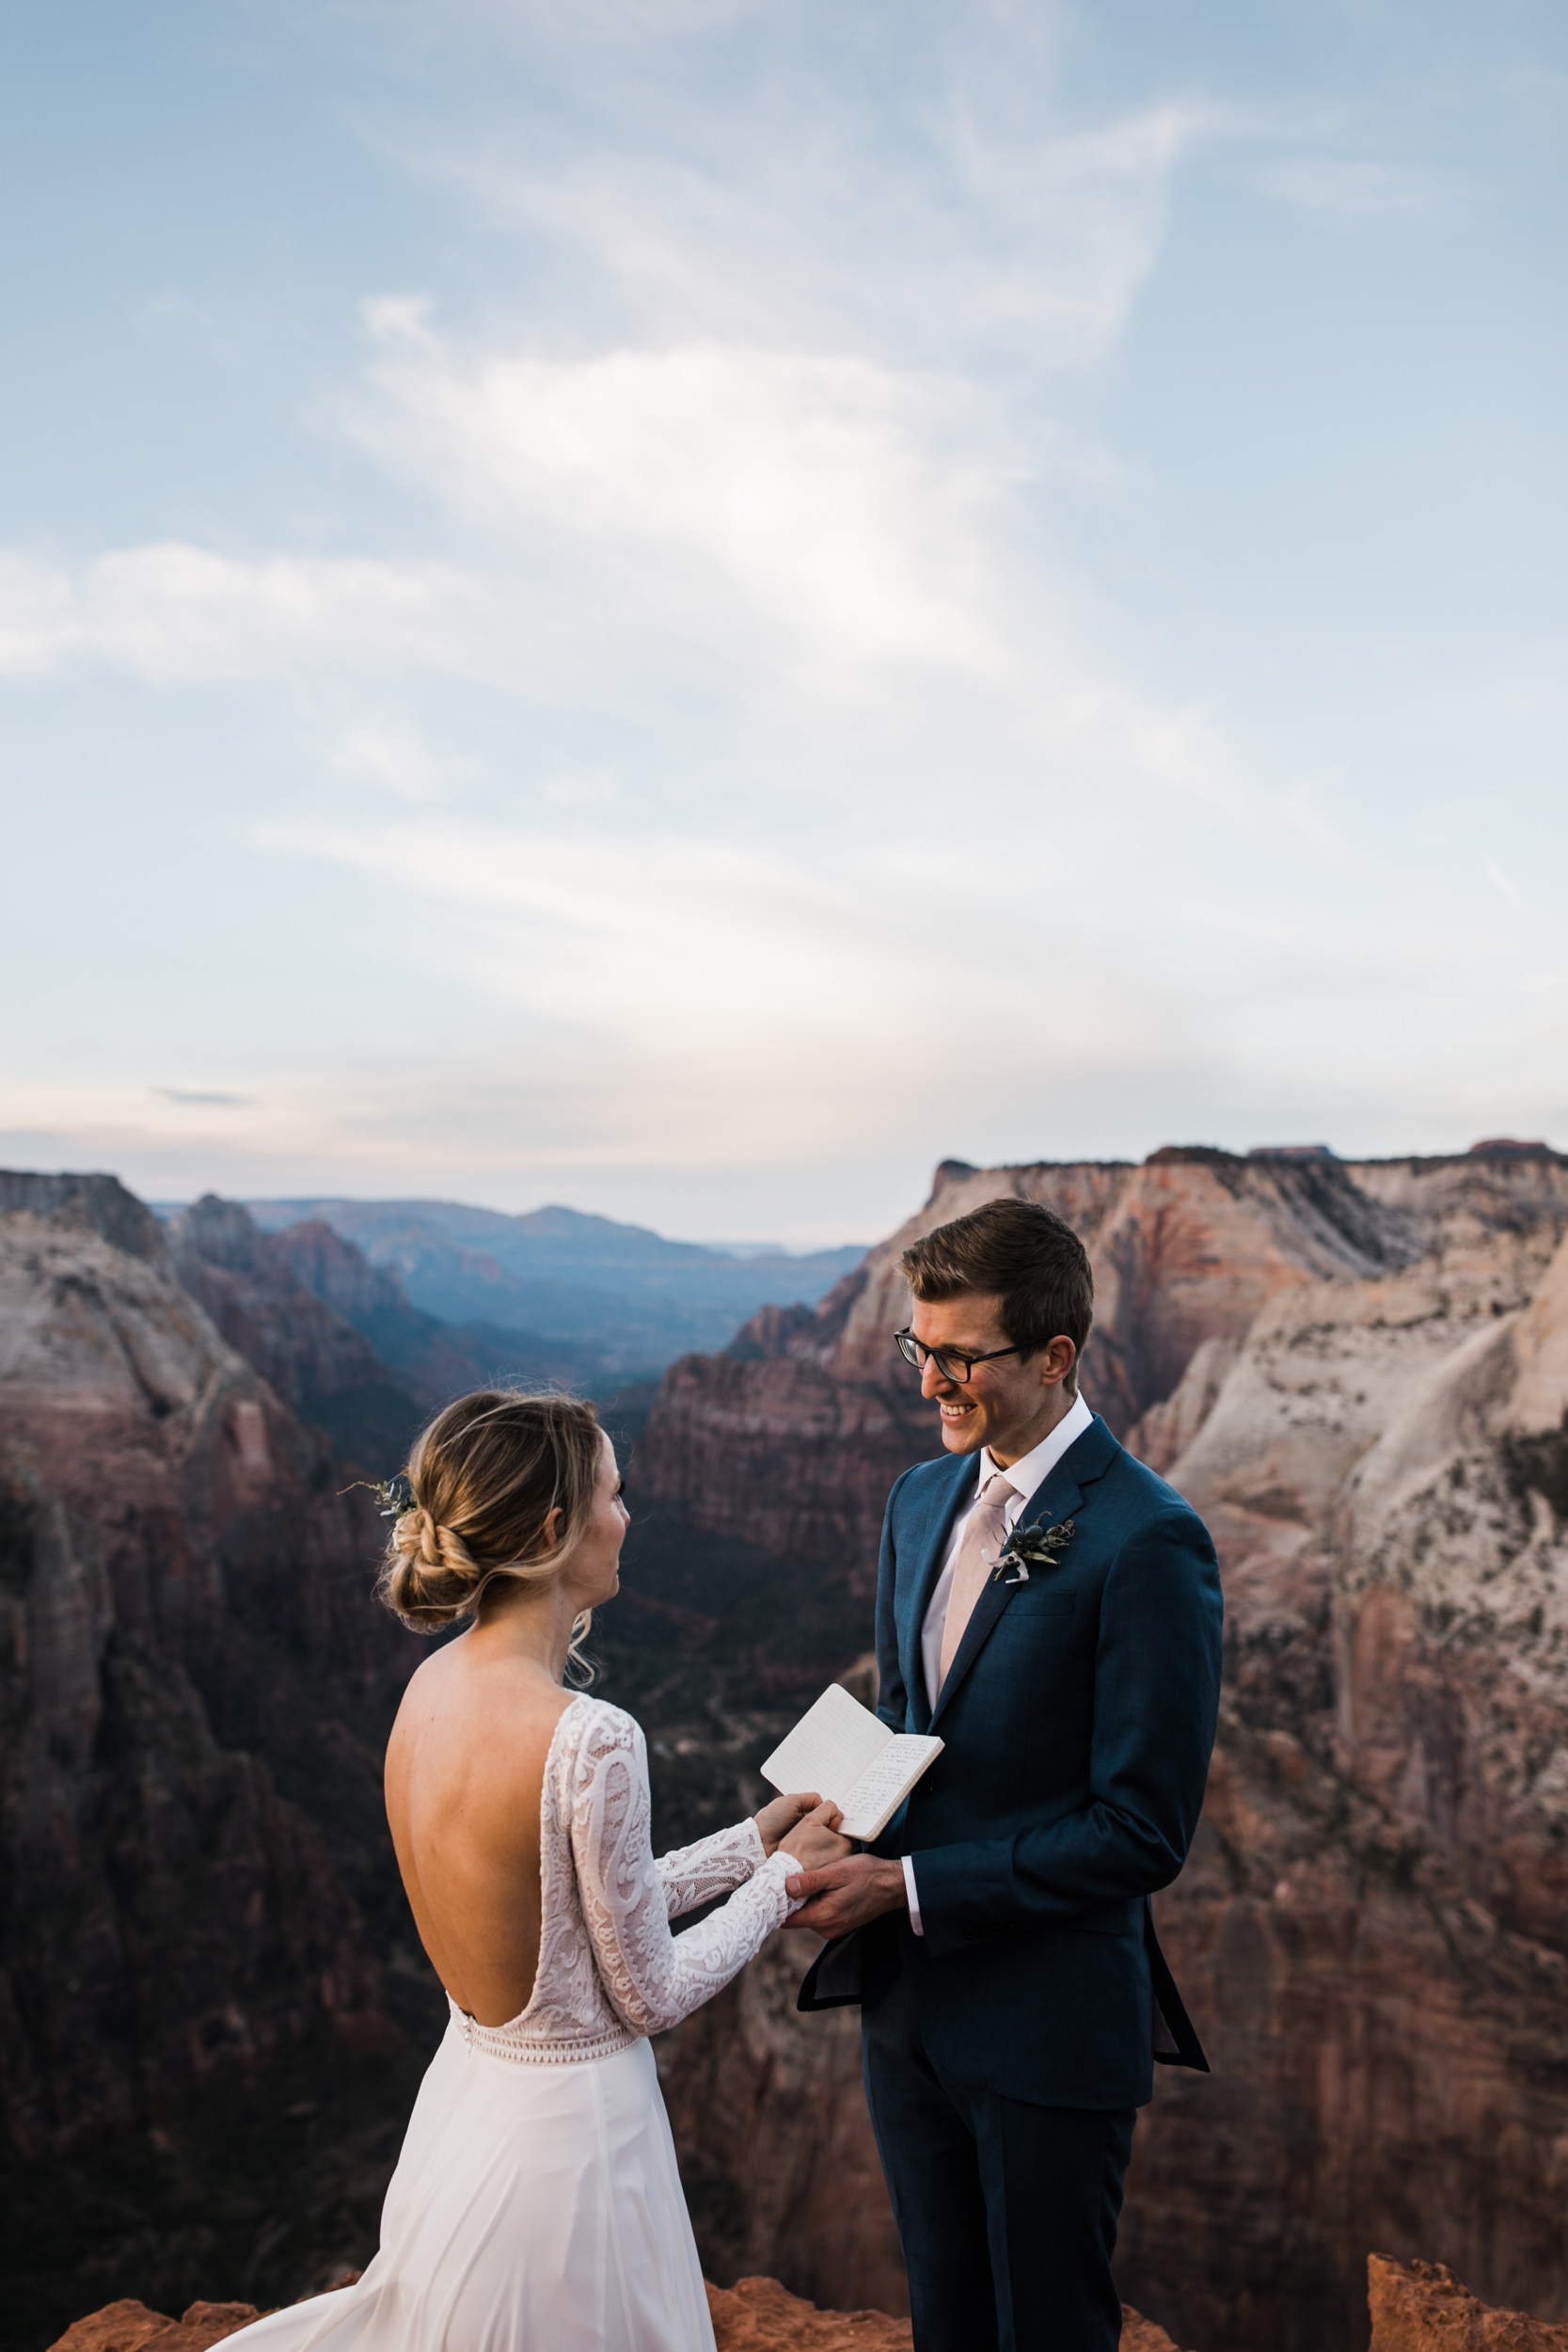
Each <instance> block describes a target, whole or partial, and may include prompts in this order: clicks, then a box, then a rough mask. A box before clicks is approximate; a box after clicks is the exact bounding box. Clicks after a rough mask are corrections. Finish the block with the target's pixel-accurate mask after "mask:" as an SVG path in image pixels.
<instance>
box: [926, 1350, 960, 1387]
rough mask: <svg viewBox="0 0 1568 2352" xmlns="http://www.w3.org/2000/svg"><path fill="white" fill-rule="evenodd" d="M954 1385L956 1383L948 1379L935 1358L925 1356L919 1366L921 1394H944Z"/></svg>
mask: <svg viewBox="0 0 1568 2352" xmlns="http://www.w3.org/2000/svg"><path fill="white" fill-rule="evenodd" d="M956 1386H957V1383H956V1382H954V1381H952V1380H949V1378H948V1377H947V1375H946V1374H945V1373H944V1372H943V1371H942V1369H941V1367H940V1366H939V1365H938V1363H937V1359H936V1358H935V1357H934V1356H927V1359H926V1361H925V1362H924V1364H922V1366H921V1368H920V1393H921V1395H922V1396H946V1395H948V1394H949V1393H950V1391H952V1390H953V1389H954V1388H955V1387H956Z"/></svg>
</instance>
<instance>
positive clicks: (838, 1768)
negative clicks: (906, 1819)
mask: <svg viewBox="0 0 1568 2352" xmlns="http://www.w3.org/2000/svg"><path fill="white" fill-rule="evenodd" d="M941 1754H942V1741H941V1740H932V1739H929V1738H927V1737H926V1736H925V1735H924V1734H922V1733H920V1732H917V1731H889V1729H888V1727H887V1725H886V1724H884V1723H882V1722H880V1721H879V1719H878V1717H877V1716H875V1715H873V1714H872V1712H871V1710H870V1708H865V1707H863V1706H862V1705H861V1703H860V1701H859V1699H852V1698H851V1697H850V1696H849V1693H848V1692H847V1691H846V1690H845V1689H843V1687H842V1686H841V1685H840V1684H839V1683H836V1682H830V1683H829V1685H828V1687H827V1689H826V1690H825V1691H824V1692H823V1693H822V1696H821V1697H820V1698H819V1699H818V1700H817V1701H816V1705H815V1706H814V1707H809V1708H807V1709H806V1711H805V1713H804V1714H803V1715H802V1716H801V1718H800V1722H799V1723H798V1724H796V1726H795V1728H794V1730H793V1731H792V1732H789V1733H788V1734H787V1735H786V1736H785V1737H784V1739H783V1740H780V1742H779V1744H778V1746H777V1747H776V1748H775V1749H774V1751H773V1753H772V1755H771V1756H769V1757H768V1761H767V1763H766V1764H764V1766H763V1768H762V1776H763V1778H764V1780H768V1781H771V1782H772V1784H773V1786H774V1788H777V1789H778V1790H779V1791H780V1793H781V1794H787V1793H788V1792H789V1791H790V1790H791V1789H807V1788H815V1789H816V1791H817V1794H818V1795H819V1796H823V1797H831V1798H832V1801H833V1803H834V1804H836V1805H837V1806H838V1808H839V1810H840V1812H841V1813H842V1814H843V1816H844V1819H843V1820H842V1821H840V1823H839V1825H838V1826H839V1834H840V1836H844V1837H859V1838H861V1839H868V1838H872V1837H879V1836H881V1833H882V1831H883V1830H884V1829H886V1827H887V1825H888V1823H889V1822H890V1821H891V1820H892V1819H893V1817H894V1815H895V1813H896V1812H897V1810H898V1808H899V1806H900V1805H901V1804H903V1802H904V1799H905V1798H906V1797H907V1796H908V1795H909V1793H910V1790H911V1788H913V1787H914V1784H915V1782H916V1781H917V1780H918V1779H919V1778H920V1775H921V1773H922V1772H924V1771H925V1770H926V1767H927V1765H928V1764H934V1763H935V1761H936V1759H937V1757H938V1756H940V1755H941Z"/></svg>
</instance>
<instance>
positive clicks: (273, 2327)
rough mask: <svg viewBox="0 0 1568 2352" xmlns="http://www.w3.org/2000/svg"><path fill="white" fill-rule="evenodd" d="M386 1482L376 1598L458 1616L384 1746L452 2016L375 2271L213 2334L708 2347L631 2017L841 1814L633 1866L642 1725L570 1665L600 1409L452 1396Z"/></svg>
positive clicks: (745, 1939)
mask: <svg viewBox="0 0 1568 2352" xmlns="http://www.w3.org/2000/svg"><path fill="white" fill-rule="evenodd" d="M407 1480H408V1485H409V1487H410V1489H411V1502H410V1506H409V1507H408V1508H407V1509H406V1510H404V1513H403V1514H402V1516H401V1517H400V1518H398V1519H397V1521H396V1523H395V1525H394V1528H393V1531H392V1536H391V1541H390V1544H389V1546H388V1556H387V1564H386V1566H385V1568H384V1570H383V1573H382V1580H381V1592H382V1597H384V1599H386V1601H387V1602H388V1605H389V1606H390V1607H391V1608H392V1609H394V1610H395V1611H396V1612H397V1613H398V1615H399V1616H400V1617H402V1618H403V1619H404V1623H405V1624H408V1625H412V1626H416V1627H418V1628H419V1629H421V1630H422V1631H425V1632H431V1633H434V1632H436V1631H439V1630H440V1629H442V1628H444V1627H446V1626H449V1625H451V1624H452V1623H454V1622H455V1621H457V1620H458V1619H460V1618H464V1617H471V1618H472V1619H473V1620H474V1623H473V1624H472V1626H471V1627H470V1629H468V1630H467V1632H466V1633H465V1634H464V1635H463V1637H462V1638H461V1640H459V1641H455V1642H452V1643H450V1644H448V1645H445V1646H444V1647H443V1648H441V1649H440V1650H438V1651H437V1652H436V1655H435V1656H434V1657H433V1658H429V1659H427V1660H426V1661H425V1662H424V1664H423V1665H422V1666H420V1669H419V1671H418V1673H417V1674H416V1675H415V1676H414V1677H413V1679H412V1681H411V1682H410V1683H409V1685H408V1689H407V1692H406V1693H405V1695H404V1701H403V1705H402V1707H401V1708H400V1709H399V1711H398V1719H397V1723H396V1725H395V1726H394V1728H393V1732H392V1738H391V1743H390V1745H389V1747H388V1752H387V1810H388V1816H389V1818H390V1820H391V1826H392V1836H393V1840H394V1842H395V1844H396V1848H397V1857H398V1865H399V1867H400V1868H401V1870H402V1872H403V1881H404V1886H405V1888H406V1889H407V1893H408V1900H409V1902H410V1904H411V1906H412V1908H413V1913H414V1918H415V1922H416V1924H417V1926H418V1928H419V1931H420V1940H421V1942H422V1943H423V1945H424V1947H425V1950H426V1951H427V1952H428V1954H429V1955H430V1959H431V1962H432V1963H433V1965H434V1966H435V1968H436V1974H437V1975H438V1976H439V1977H440V1979H441V1981H442V1983H443V1984H444V1985H445V1986H446V1989H447V1994H448V1999H449V2003H450V2007H451V2021H450V2023H449V2025H448V2026H447V2031H446V2035H445V2038H444V2039H443V2041H442V2042H441V2046H440V2048H439V2049H438V2050H437V2052H436V2058H435V2059H434V2061H433V2062H432V2065H431V2067H430V2071H429V2073H428V2074H426V2075H425V2078H424V2081H423V2084H422V2085H421V2087H420V2094H419V2098H418V2100H417V2101H416V2103H415V2106H414V2112H413V2115H412V2117H411V2119H410V2121H409V2125H408V2133H407V2137H406V2138H405V2139H404V2144H403V2153H402V2154H401V2156H400V2158H399V2160H398V2167H397V2170H396V2172H395V2173H394V2174H393V2176H392V2180H391V2184H390V2185H389V2187H388V2192H387V2202H386V2206H385V2208H384V2210H383V2214H382V2224H381V2249H380V2251H379V2253H378V2254H377V2255H376V2257H375V2259H374V2261H373V2262H372V2264H371V2266H370V2268H369V2269H368V2270H367V2271H366V2272H365V2274H364V2276H363V2278H362V2279H361V2280H359V2282H358V2284H357V2285H356V2286H352V2287H343V2288H340V2289H339V2290H337V2291H336V2292H335V2293H333V2294H330V2295H321V2296H314V2297H312V2298H311V2299H310V2300H309V2301H308V2302H304V2303H296V2304H295V2305H294V2306H293V2308H292V2309H290V2310H287V2311H280V2312H273V2313H272V2314H271V2315H270V2316H269V2317H268V2318H265V2319H261V2320H258V2321H256V2322H255V2323H254V2325H252V2326H251V2327H249V2328H242V2329H241V2330H240V2332H239V2334H238V2335H235V2336H231V2337H230V2339H229V2344H230V2346H232V2347H236V2352H238V2347H242V2346H243V2347H244V2348H245V2352H251V2348H252V2347H254V2352H308V2347H309V2352H712V2346H713V2329H712V2326H711V2323H710V2321H709V2318H708V2312H707V2299H706V2296H705V2294H704V2291H703V2277H702V2271H701V2268H700V2266H699V2264H698V2260H697V2249H696V2247H695V2245H694V2243H693V2241H692V2236H691V2225H690V2222H689V2219H688V2217H687V2212H686V2205H685V2201H684V2200H683V2198H682V2195H681V2185H680V2177H679V2174H678V2173H677V2171H676V2169H675V2152H674V2145H673V2141H672V2139H671V2137H670V2125H669V2122H668V2120H667V2118H666V2116H665V2112H664V2103H663V2101H662V2099H661V2098H660V2096H659V2090H658V2080H657V2074H656V2072H655V2068H654V2056H653V2051H652V2050H651V2048H650V2047H649V2044H648V2036H649V2035H650V2034H655V2033H660V2032H662V2031H663V2029H664V2028H665V2027H666V2026H673V2025H674V2024H676V2023H677V2022H678V2020H679V2019H681V2018H683V2017H687V2016H689V2015H690V2013H691V2011H692V2010H695V2009H698V2008H700V2007H701V2005H702V2004H703V2002H705V2000H708V1999H709V1998H710V1997H711V1996H712V1995H713V1994H715V1993H717V1992H718V1991H719V1990H720V1988H721V1986H722V1985H726V1984H728V1983H729V1981H730V1979H731V1978H732V1977H734V1976H736V1974H737V1973H738V1972H739V1970H740V1969H741V1968H743V1967H744V1966H745V1964H746V1963H747V1962H748V1961H749V1960H750V1959H751V1958H752V1955H753V1954H754V1953H755V1952H756V1950H757V1949H758V1947H759V1946H760V1945H761V1944H762V1942H763V1940H764V1939H765V1937H767V1936H768V1934H769V1933H770V1932H771V1931H772V1930H773V1929H774V1928H776V1927H778V1926H779V1925H780V1924H781V1922H782V1921H783V1920H784V1917H785V1916H786V1915H787V1914H788V1913H789V1912H790V1911H791V1910H792V1909H793V1908H794V1907H795V1906H794V1905H792V1904H791V1902H790V1900H789V1899H788V1897H787V1896H786V1895H785V1893H784V1881H785V1879H787V1878H788V1877H790V1876H791V1875H792V1874H793V1873H794V1872H795V1871H796V1870H799V1869H811V1868H816V1867H821V1865H822V1864H823V1863H824V1862H827V1861H830V1860H836V1859H837V1858H838V1856H839V1855H841V1854H843V1853H846V1852H847V1851H848V1848H847V1844H846V1842H845V1840H844V1839H843V1838H842V1837H839V1836H835V1835H834V1834H833V1832H832V1828H831V1827H830V1826H829V1824H830V1822H831V1821H832V1820H836V1819H837V1815H836V1814H835V1813H834V1811H833V1808H832V1806H831V1805H818V1804H817V1800H816V1798H815V1797H813V1796H793V1797H779V1798H776V1799H775V1800H774V1802H773V1803H772V1804H767V1805H765V1806H764V1807H763V1809H762V1811H761V1812H760V1813H758V1814H757V1815H756V1816H755V1817H754V1819H753V1820H747V1821H742V1822H740V1823H739V1824H738V1825H737V1826H736V1828H734V1829H724V1830H720V1831H719V1832H718V1833H717V1834H716V1835H715V1836H711V1837H705V1838H703V1839H702V1840H700V1842H699V1843H698V1844H696V1845H694V1846H688V1847H686V1848H684V1849H683V1850H682V1851H679V1852H676V1853H668V1854H665V1855H663V1856H661V1857H660V1858H659V1859H658V1860H657V1861H656V1860H655V1859H654V1856H653V1854H652V1852H651V1851H650V1849H649V1843H648V1817H649V1803H648V1767H647V1756H646V1752H645V1750H644V1747H643V1741H642V1734H641V1731H640V1730H639V1729H638V1727H637V1725H636V1724H634V1723H633V1722H632V1720H631V1718H630V1716H629V1715H625V1714H623V1713H622V1712H621V1709H620V1708H617V1707H610V1706H609V1705H608V1704H607V1703H606V1702H605V1701H604V1700H602V1699H594V1698H589V1697H586V1696H584V1695H583V1694H582V1693H581V1692H578V1693H576V1694H574V1693H572V1692H568V1691H566V1690H565V1689H563V1688H562V1677H563V1676H564V1673H565V1670H566V1666H567V1663H568V1661H569V1660H571V1659H572V1657H573V1655H574V1651H575V1645H577V1644H578V1642H579V1641H580V1640H581V1639H582V1636H583V1635H584V1634H585V1633H586V1631H587V1628H588V1617H589V1613H590V1612H591V1611H592V1610H594V1608H596V1607H597V1606H598V1605H599V1603H600V1602H602V1601H607V1600H609V1599H610V1597H611V1596H612V1595H613V1594H614V1592H615V1591H616V1589H617V1585H618V1581H619V1574H618V1562H619V1558H620V1551H621V1544H622V1540H623V1538H624V1537H625V1534H626V1506H625V1504H624V1503H623V1502H622V1501H621V1482H620V1478H619V1475H618V1473H617V1470H616V1467H615V1455H614V1452H613V1449H612V1448H611V1446H610V1440H609V1438H607V1437H606V1435H605V1433H604V1431H603V1430H602V1429H601V1428H600V1427H599V1425H598V1422H597V1420H596V1418H595V1416H594V1408H593V1406H591V1405H584V1404H578V1403H577V1402H576V1401H574V1400H572V1399H570V1398H565V1397H555V1396H518V1395H512V1394H506V1393H500V1392H494V1391H482V1392H481V1393H479V1394H478V1395H474V1396H467V1397H463V1398H461V1399H460V1400H459V1401H458V1402H457V1403H456V1404H455V1405H451V1406H448V1407H447V1409H446V1411H445V1412H444V1413H442V1414H441V1415H440V1416H439V1417H438V1419H437V1420H436V1421H435V1422H433V1423H432V1424H431V1426H430V1428H429V1429H427V1430H426V1431H425V1433H424V1435H423V1437H422V1438H420V1440H419V1442H418V1443H417V1445H416V1446H415V1448H414V1453H413V1455H412V1458H411V1460H410V1462H409V1466H408V1471H407ZM786 1840H787V1846H786V1843H785V1841H786ZM720 1895H722V1896H725V1897H727V1900H726V1901H724V1902H722V1903H721V1904H720V1906H719V1907H718V1908H717V1909H716V1910H714V1911H713V1912H711V1913H710V1914H709V1915H708V1916H707V1917H706V1918H705V1919H704V1920H702V1921H701V1922H699V1924H698V1925H697V1926H695V1927H693V1928H689V1929H688V1931H686V1933H685V1934H683V1935H679V1936H674V1935H672V1934H671V1932H670V1924H669V1923H670V1921H671V1920H672V1919H676V1918H679V1917H680V1916H681V1915H682V1914H683V1913H684V1912H688V1911H691V1910H694V1909H695V1908H696V1907H697V1906H698V1905H699V1904H702V1903H709V1902H712V1901H713V1899H714V1898H715V1897H716V1896H720Z"/></svg>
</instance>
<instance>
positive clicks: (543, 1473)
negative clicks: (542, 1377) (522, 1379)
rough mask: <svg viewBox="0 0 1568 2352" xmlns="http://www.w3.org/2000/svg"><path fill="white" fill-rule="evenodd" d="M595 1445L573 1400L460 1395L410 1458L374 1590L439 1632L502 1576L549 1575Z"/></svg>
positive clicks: (588, 1420) (575, 1532)
mask: <svg viewBox="0 0 1568 2352" xmlns="http://www.w3.org/2000/svg"><path fill="white" fill-rule="evenodd" d="M603 1446H604V1437H603V1432H602V1431H601V1430H600V1427H599V1420H598V1415H597V1414H596V1413H595V1412H594V1407H593V1406H592V1405H588V1404H584V1403H582V1402H580V1401H579V1400H578V1398H576V1397H571V1396H552V1395H535V1396H530V1395H526V1394H522V1393H520V1392H518V1391H513V1390H506V1389H480V1390H478V1391H476V1392H475V1393H474V1394H473V1395H472V1396H462V1397H459V1398H458V1400H457V1402H456V1404H455V1405H449V1406H447V1408H446V1410H445V1411H444V1412H442V1413H438V1414H437V1415H436V1419H435V1420H434V1421H433V1422H431V1424H430V1426H429V1428H428V1429H426V1430H425V1431H424V1432H423V1433H422V1435H421V1436H420V1437H419V1438H417V1439H416V1440H415V1444H414V1450H413V1452H412V1454H410V1455H409V1457H408V1467H407V1470H405V1472H404V1476H405V1477H406V1479H407V1481H408V1485H409V1487H410V1488H411V1490H412V1494H413V1502H412V1506H411V1507H410V1508H409V1509H408V1510H406V1511H404V1513H403V1515H402V1517H401V1518H398V1519H396V1520H395V1521H394V1522H393V1526H392V1532H391V1534H390V1536H389V1537H388V1544H387V1556H386V1559H385V1561H384V1562H383V1564H382V1569H381V1575H380V1578H379V1580H378V1581H377V1584H376V1591H377V1593H378V1594H379V1596H380V1597H381V1599H382V1600H384V1601H385V1602H386V1604H387V1606H388V1609H390V1610H392V1611H394V1612H395V1613H396V1614H397V1615H398V1616H400V1617H401V1618H402V1619H403V1622H404V1625H408V1626H412V1627H413V1628H414V1629H415V1630H416V1631H418V1632H420V1633H438V1632H440V1631H441V1629H443V1627H445V1626H449V1625H451V1624H453V1623H455V1622H456V1620H457V1619H458V1618H460V1617H467V1616H472V1615H474V1614H476V1613H477V1612H478V1609H479V1605H480V1601H481V1599H482V1597H483V1595H484V1593H485V1591H486V1590H487V1588H488V1587H489V1586H490V1585H491V1584H493V1583H495V1582H497V1581H499V1580H500V1579H503V1578H504V1579H506V1580H508V1581H514V1582H517V1583H523V1584H546V1583H549V1582H550V1581H552V1580H553V1579H554V1578H556V1577H557V1576H559V1575H560V1574H561V1571H562V1568H563V1567H565V1565H567V1563H568V1561H569V1560H570V1559H571V1556H572V1554H573V1552H574V1551H575V1550H576V1549H577V1548H578V1544H579V1543H580V1541H581V1539H582V1534H583V1531H584V1529H585V1527H586V1525H587V1523H588V1518H589V1516H590V1513H591V1512H592V1510H593V1505H594V1488H595V1486H597V1484H598V1477H599V1469H600V1464H601V1462H602V1460H603ZM555 1510H559V1511H560V1513H561V1518H560V1521H559V1524H558V1526H557V1529H556V1537H555V1541H554V1543H553V1544H552V1543H547V1542H546V1523H547V1521H548V1519H549V1516H550V1514H551V1512H552V1511H555ZM575 1638H580V1637H575Z"/></svg>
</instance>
